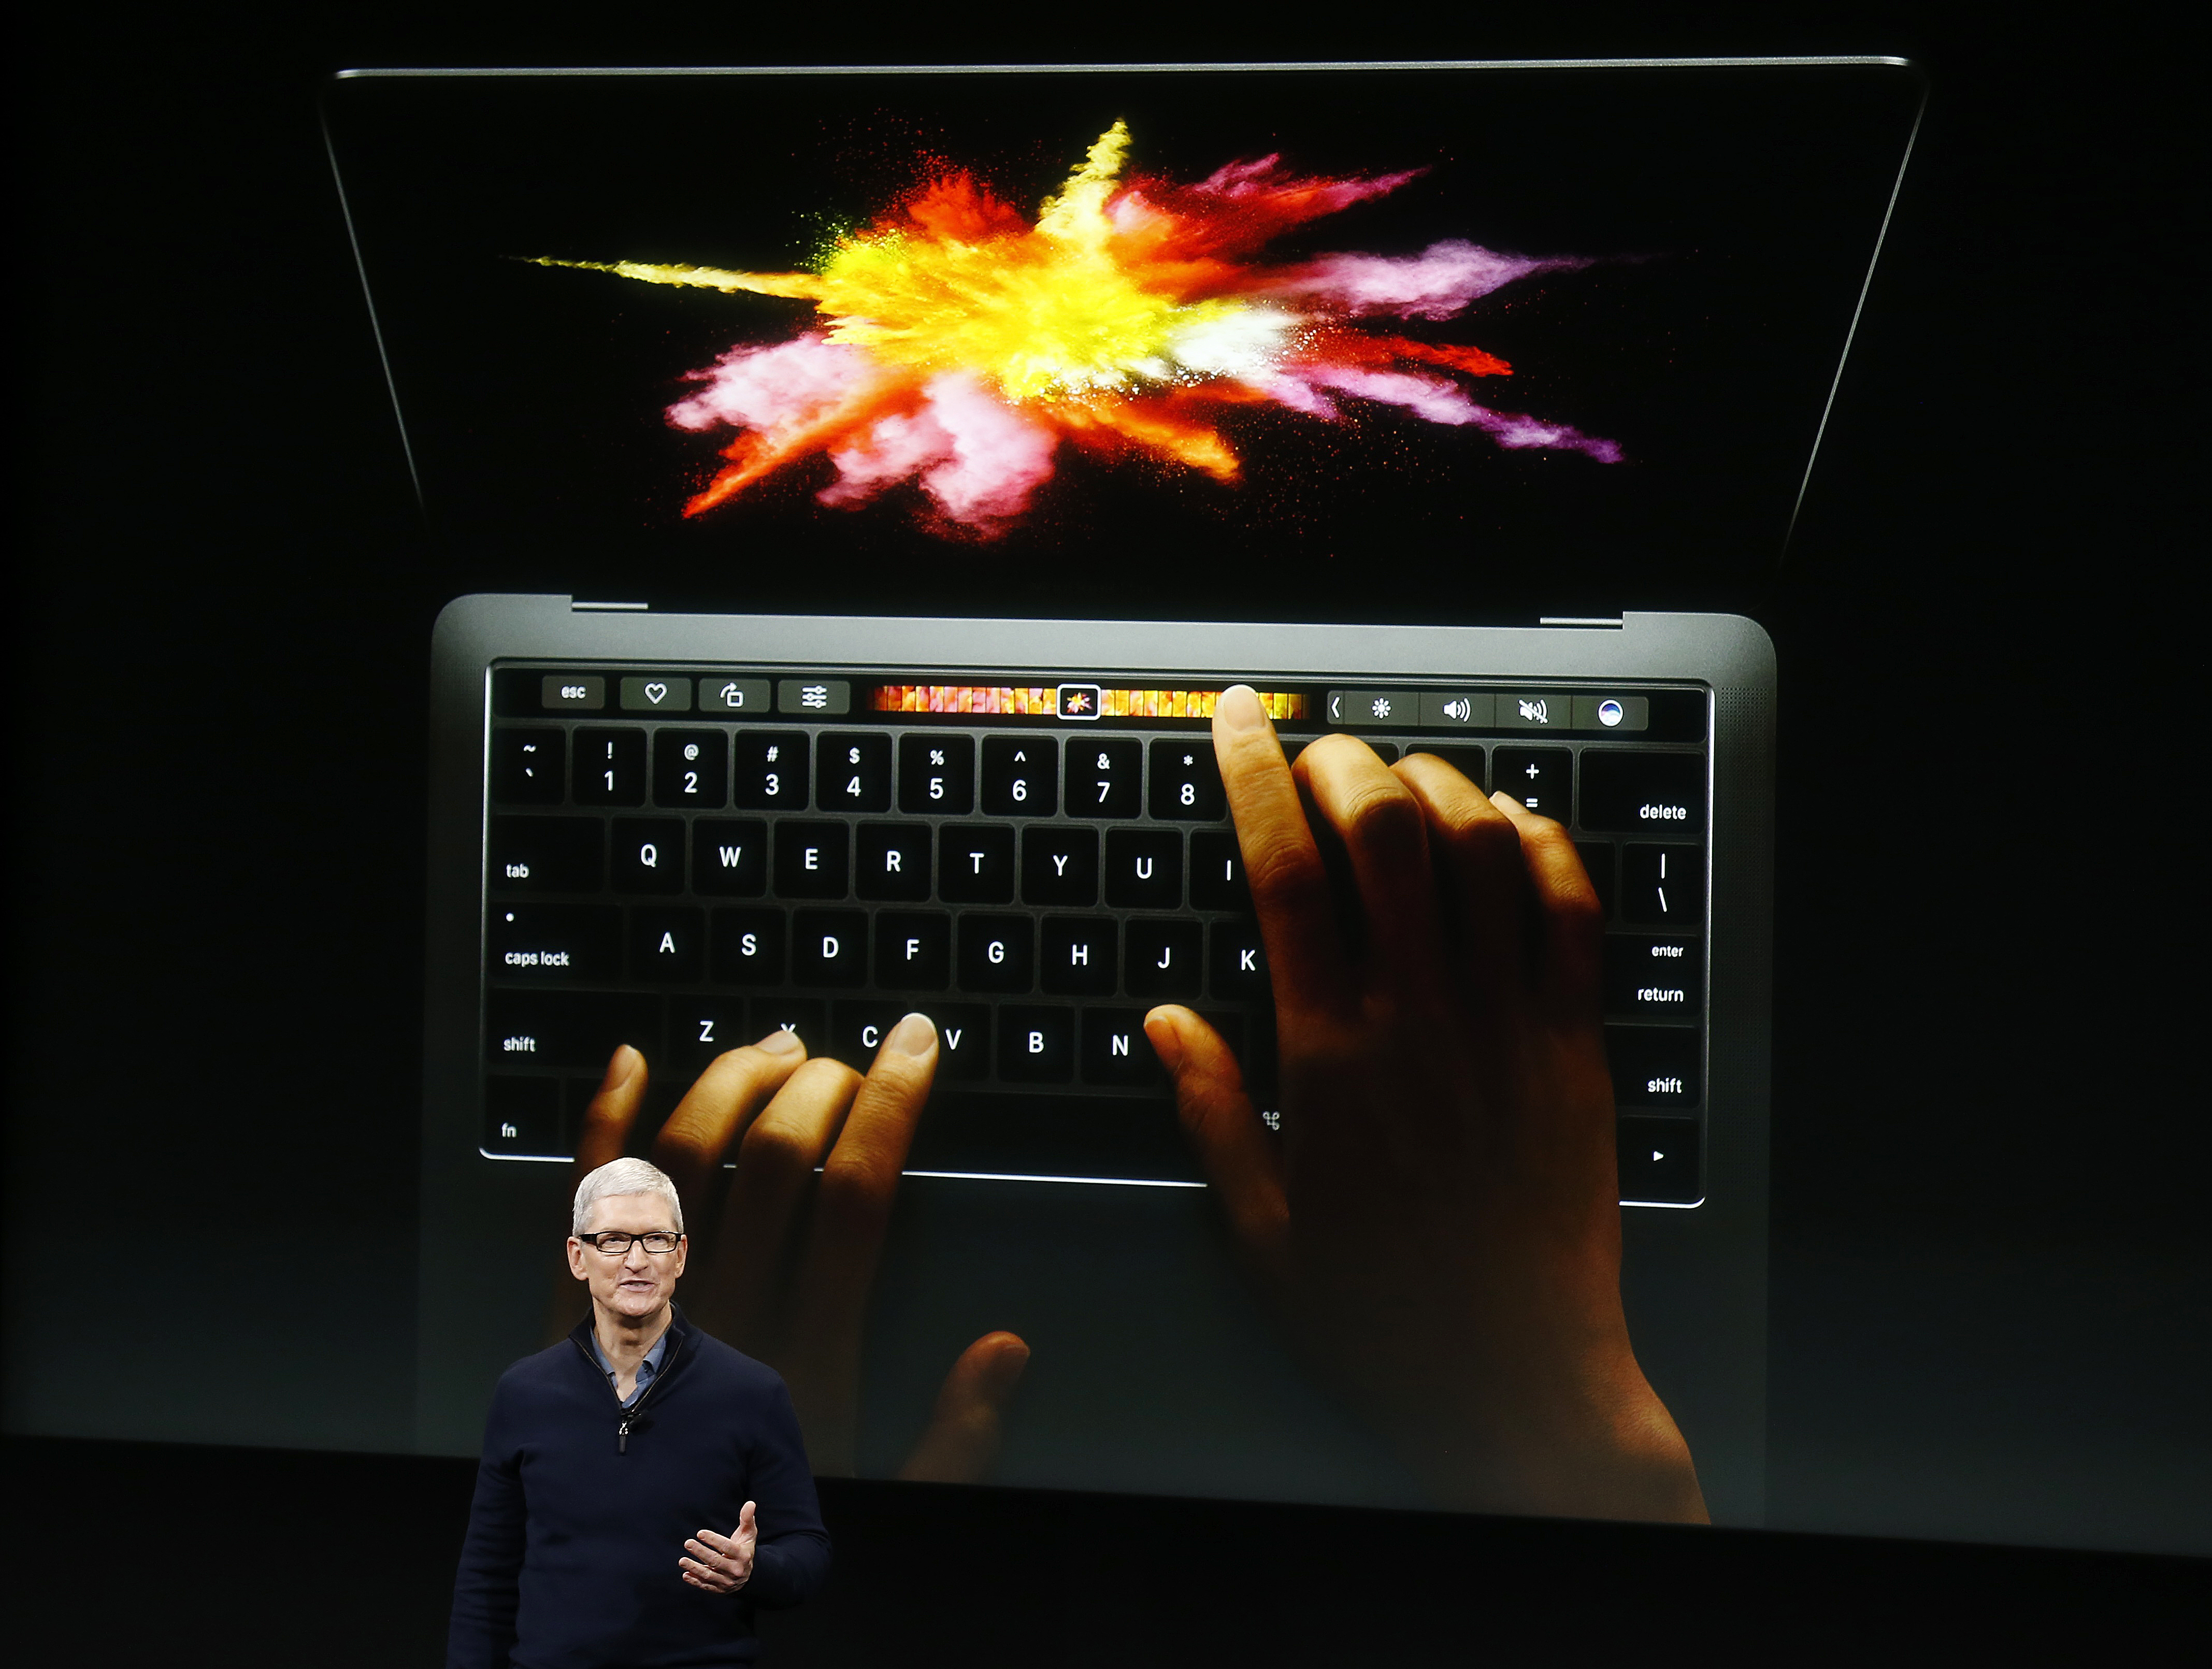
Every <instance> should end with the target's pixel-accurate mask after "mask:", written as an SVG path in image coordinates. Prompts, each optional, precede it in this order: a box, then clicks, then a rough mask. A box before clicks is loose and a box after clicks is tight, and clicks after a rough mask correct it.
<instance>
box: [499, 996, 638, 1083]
mask: <svg viewBox="0 0 2212 1669" xmlns="http://www.w3.org/2000/svg"><path fill="white" fill-rule="evenodd" d="M624 1043H627V1044H629V1046H630V1047H632V1048H633V1049H635V1050H636V1051H637V1052H638V1053H640V1054H641V1055H643V1056H644V1057H645V1059H646V1063H647V1066H648V1067H650V1066H651V1065H653V1063H654V1062H657V1061H658V1060H659V1059H660V1058H661V1054H660V998H658V997H649V996H645V995H643V994H641V993H623V994H620V995H603V994H602V993H600V992H595V991H492V992H486V993H485V994H484V1050H485V1053H486V1055H487V1057H488V1058H489V1060H490V1062H491V1064H492V1065H493V1067H494V1069H495V1070H496V1069H497V1068H498V1067H500V1066H501V1065H502V1064H503V1065H507V1066H510V1067H512V1066H519V1065H522V1064H523V1063H525V1062H527V1063H529V1064H530V1065H533V1066H539V1067H548V1066H550V1067H556V1068H559V1067H567V1068H569V1069H571V1070H575V1071H588V1072H604V1071H606V1069H607V1062H608V1060H609V1059H611V1058H612V1056H613V1054H614V1052H615V1050H616V1049H617V1048H618V1047H620V1046H621V1045H623V1044H624Z"/></svg>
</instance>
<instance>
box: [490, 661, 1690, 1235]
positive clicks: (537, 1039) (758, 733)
mask: <svg viewBox="0 0 2212 1669" xmlns="http://www.w3.org/2000/svg"><path fill="white" fill-rule="evenodd" d="M1007 680H1008V675H1007V674H1006V673H1005V672H1004V671H997V672H994V673H991V674H987V675H974V674H970V675H957V674H951V673H947V672H945V671H938V670H931V671H927V672H908V671H884V670H882V669H870V670H866V671H856V670H852V669H842V670H840V669H829V668H824V669H821V671H819V672H818V673H808V674H805V675H804V676H799V677H793V674H792V673H791V671H790V670H789V669H774V670H768V669H759V668H744V667H702V666H696V665H693V666H676V665H671V666H666V667H649V668H639V667H635V666H629V665H623V666H586V665H558V666H552V665H513V664H506V665H500V666H498V667H495V669H494V671H493V673H492V677H491V681H490V682H491V689H490V695H491V715H490V724H489V731H488V737H489V753H488V757H487V768H486V796H485V798H486V802H487V805H486V822H485V831H484V833H485V840H484V852H485V859H486V862H485V871H484V874H485V890H484V921H483V927H484V931H483V949H484V963H483V1045H484V1047H483V1123H482V1140H481V1144H480V1151H481V1152H482V1153H483V1156H485V1157H486V1158H489V1159H494V1160H548V1159H556V1160H557V1159H566V1158H567V1157H568V1156H569V1155H570V1153H571V1151H572V1149H573V1144H574V1139H575V1132H576V1131H577V1129H578V1127H579V1124H580V1120H581V1117H582V1114H583V1110H584V1108H585V1106H586V1104H587V1103H588V1102H589V1100H590V1098H591V1096H592V1093H593V1092H594V1090H595V1089H596V1088H597V1085H598V1083H599V1075H600V1074H601V1073H602V1072H603V1071H605V1065H606V1061H607V1058H608V1056H609V1055H610V1053H611V1052H612V1051H613V1049H614V1048H615V1047H616V1046H617V1044H620V1043H625V1042H627V1043H629V1044H631V1045H634V1046H635V1047H637V1048H638V1049H640V1050H641V1052H642V1053H644V1054H645V1056H646V1058H647V1062H648V1063H649V1066H650V1069H651V1083H652V1085H653V1088H652V1090H651V1092H650V1093H649V1095H648V1100H647V1114H646V1116H647V1121H648V1122H649V1123H652V1122H656V1121H658V1120H660V1119H663V1118H665V1116H666V1114H667V1113H668V1111H669V1110H670V1109H671V1108H672V1107H673V1105H674V1102H675V1101H676V1100H677V1099H678V1097H679V1096H680V1095H681V1094H682V1093H683V1091H684V1089H687V1088H688V1087H689V1086H690V1083H691V1082H692V1080H693V1079H694V1078H695V1077H696V1076H697V1074H698V1073H699V1071H701V1070H702V1069H703V1068H704V1066H705V1065H707V1063H708V1062H709V1061H710V1060H712V1059H714V1057H715V1056H716V1055H718V1054H720V1053H721V1052H722V1051H724V1050H725V1049H728V1048H733V1047H738V1046H740V1045H742V1044H744V1043H749V1042H751V1041H755V1040H756V1039H757V1038H759V1037H761V1036H763V1035H766V1034H768V1033H769V1032H771V1031H774V1030H775V1029H778V1028H779V1027H787V1028H789V1029H791V1030H793V1031H794V1032H796V1033H797V1034H798V1035H799V1037H800V1039H801V1040H802V1041H804V1042H805V1045H806V1047H807V1049H808V1051H809V1052H810V1053H812V1054H817V1055H829V1056H833V1057H835V1058H836V1059H841V1060H843V1061H846V1062H848V1063H849V1064H850V1065H854V1066H855V1067H858V1068H860V1069H862V1070H865V1069H866V1066H867V1065H868V1063H869V1062H870V1060H871V1059H873V1057H874V1054H875V1051H876V1048H877V1046H878V1043H879V1042H880V1041H881V1040H882V1038H883V1035H884V1033H885V1032H887V1031H888V1030H889V1029H890V1027H891V1026H892V1025H894V1024H895V1023H896V1022H897V1020H898V1019H899V1017H901V1016H902V1015H904V1014H906V1013H908V1012H910V1011H915V1010H920V1011H922V1012H924V1013H927V1014H928V1015H929V1016H930V1017H932V1018H933V1020H934V1021H935V1022H936V1023H937V1026H938V1030H939V1044H940V1055H939V1068H938V1077H937V1087H936V1089H935V1090H934V1092H933V1095H932V1097H931V1102H930V1106H929V1109H928V1111H927V1114H926V1115H925V1116H924V1119H923V1120H922V1123H921V1128H920V1130H919V1132H917V1135H916V1138H915V1146H914V1149H913V1151H912V1153H911V1155H910V1156H909V1159H908V1169H909V1171H910V1172H915V1173H921V1174H951V1175H962V1176H984V1177H1019V1178H1050V1179H1067V1180H1091V1181H1112V1182H1127V1183H1191V1182H1195V1181H1197V1180H1198V1173H1197V1171H1196V1169H1195V1168H1194V1165H1193V1162H1192V1161H1191V1158H1190V1156H1189V1153H1188V1149H1187V1147H1186V1145H1185V1144H1184V1142H1183V1140H1182V1136H1181V1134H1180V1132H1179V1131H1178V1129H1177V1127H1176V1120H1175V1115H1174V1112H1173V1108H1172V1105H1171V1102H1170V1101H1169V1099H1168V1095H1167V1088H1166V1083H1165V1079H1164V1074H1163V1073H1162V1071H1161V1069H1160V1066H1159V1064H1158V1061H1157V1059H1155V1058H1154V1057H1153V1054H1152V1049H1151V1047H1150V1045H1149V1044H1148V1043H1147V1042H1146V1038H1145V1035H1144V1028H1143V1019H1144V1016H1145V1013H1146V1011H1147V1010H1148V1009H1150V1008H1151V1007H1152V1006H1153V1005H1155V1004H1158V1003H1162V1002H1179V1003H1184V1004H1188V1005H1190V1006H1191V1007H1193V1008H1194V1009H1196V1010H1197V1011H1199V1012H1200V1014H1203V1015H1205V1016H1206V1017H1207V1018H1208V1019H1210V1020H1211V1021H1212V1023H1214V1024H1215V1025H1216V1026H1217V1027H1218V1029H1220V1030H1221V1032H1222V1034H1223V1035H1224V1036H1225V1039H1226V1040H1227V1041H1228V1042H1229V1044H1230V1047H1231V1048H1232V1049H1234V1050H1235V1051H1236V1053H1237V1056H1238V1058H1239V1059H1240V1060H1241V1061H1242V1062H1243V1065H1244V1067H1245V1071H1246V1077H1247V1081H1248V1083H1249V1084H1250V1085H1251V1086H1252V1089H1253V1090H1254V1095H1255V1103H1256V1104H1257V1105H1258V1106H1259V1107H1260V1108H1261V1109H1262V1116H1263V1117H1265V1118H1266V1119H1267V1120H1268V1122H1269V1123H1270V1124H1273V1123H1274V1122H1275V1121H1276V1116H1277V1115H1276V1113H1275V1111H1274V1092H1275V1085H1274V1082H1273V1061H1274V1038H1273V1024H1274V1020H1273V997H1272V993H1271V989H1270V986H1269V984H1268V970H1267V954H1266V950H1265V947H1264V945H1263V944H1261V938H1260V933H1259V929H1258V925H1257V923H1256V921H1255V919H1254V917H1253V914H1252V910H1251V901H1250V896H1249V893H1248V891H1247V889H1246V887H1245V883H1244V876H1243V860H1242V858H1241V856H1240V855H1239V853H1238V851H1237V840H1236V835H1235V832H1234V830H1233V828H1231V824H1230V822H1229V821H1228V816H1227V812H1226V809H1225V803H1224V798H1223V793H1222V787H1221V781H1220V777H1219V774H1218V771H1217V770H1216V768H1215V766H1214V761H1213V752H1212V742H1211V739H1210V735H1209V727H1208V720H1207V715H1208V714H1209V713H1210V712H1211V701H1212V696H1213V695H1214V694H1215V693H1216V692H1217V691H1218V689H1221V688H1223V687H1224V686H1225V684H1226V683H1230V682H1234V679H1233V677H1232V678H1217V679H1215V680H1214V681H1212V682H1204V681H1199V680H1197V679H1196V678H1195V676H1194V677H1193V680H1192V681H1191V682H1190V683H1189V684H1188V687H1183V688H1169V687H1164V686H1165V684H1166V681H1165V680H1164V679H1160V678H1158V677H1155V676H1152V675H1147V683H1146V686H1145V687H1139V686H1137V685H1135V684H1133V683H1130V682H1128V681H1127V679H1124V680H1123V681H1121V682H1120V683H1115V682H1112V681H1108V680H1105V679H1103V678H1102V677H1100V675H1097V674H1092V675H1090V677H1088V678H1087V679H1086V678H1085V677H1082V676H1081V675H1079V674H1074V673H1069V674H1066V675H1065V676H1062V675H1061V674H1060V673H1056V672H1050V671H1042V670H1040V671H1033V672H1029V673H1025V674H1024V675H1022V681H1021V682H1019V683H1010V682H1008V681H1007ZM1153 683H1158V684H1161V685H1162V686H1163V687H1160V688H1152V687H1151V685H1152V684H1153ZM1260 683H1261V689H1262V696H1263V700H1265V701H1267V705H1268V707H1269V708H1270V710H1271V712H1272V713H1273V715H1274V718H1275V723H1276V725H1277V729H1278V731H1279V733H1280V734H1281V735H1282V737H1283V739H1284V742H1285V746H1286V748H1289V749H1290V750H1292V751H1295V750H1297V749H1298V748H1299V747H1302V746H1304V744H1305V743H1308V742H1310V741H1311V740H1312V739H1314V738H1315V737H1317V736H1319V735H1321V734H1324V733H1327V732H1328V731H1337V730H1343V731H1349V732H1351V733H1352V734H1355V735H1358V736H1359V737H1362V739H1364V740H1365V741H1367V742H1368V743H1369V744H1370V746H1372V747H1374V748H1375V749H1376V752H1377V753H1379V754H1380V755H1382V756H1383V758H1384V759H1386V760H1392V759H1395V758H1397V757H1399V756H1401V754H1403V753H1404V752H1406V751H1407V750H1423V751H1428V752H1433V753H1436V754H1438V755H1440V756H1443V757H1444V758H1445V759H1446V760H1448V761H1449V762H1450V763H1452V764H1453V765H1455V767H1457V768H1459V769H1460V770H1462V772H1464V773H1465V774H1467V775H1468V777H1469V778H1470V779H1471V780H1474V782H1476V783H1477V784H1478V785H1480V786H1482V787H1483V788H1485V789H1486V790H1496V789H1501V788H1502V789H1504V790H1506V791H1507V792H1511V793H1512V794H1514V795H1515V796H1516V798H1519V799H1520V800H1522V803H1523V804H1528V806H1530V807H1531V808H1532V809H1534V810H1541V811H1542V812H1543V813H1545V814H1546V815H1547V816H1554V817H1557V818H1559V820H1560V821H1561V822H1565V823H1567V824H1568V825H1569V827H1570V828H1571V830H1572V831H1573V834H1574V837H1575V841H1576V844H1577V847H1578V848H1579V849H1580V850H1581V852H1582V854H1583V860H1584V862H1585V864H1586V865H1588V866H1589V871H1590V874H1591V876H1592V878H1593V879H1594V880H1595V883H1596V885H1597V889H1598V892H1599V895H1600V897H1601V900H1602V901H1603V903H1604V907H1605V911H1606V919H1607V933H1606V960H1605V998H1606V1011H1607V1047H1608V1052H1609V1054H1610V1057H1611V1062H1612V1066H1613V1081H1614V1089H1615V1095H1616V1099H1617V1102H1618V1107H1619V1113H1620V1119H1619V1128H1620V1167H1621V1170H1620V1180H1621V1195H1622V1198H1623V1199H1624V1201H1626V1202H1629V1203H1640V1204H1650V1205H1691V1204H1694V1203H1696V1202H1697V1201H1699V1199H1702V1198H1703V1187H1702V1177H1701V1174H1700V1150H1701V1146H1702V1143H1701V1139H1700V1138H1701V1135H1702V1132H1701V1129H1700V1114H1701V1109H1702V1108H1703V1106H1704V1061H1705V1024H1704V1023H1705V972H1706V970H1705V874H1706V864H1705V853H1706V830H1707V828H1708V815H1707V786H1706V784H1707V774H1706V753H1705V744H1706V737H1707V723H1708V720H1707V706H1708V703H1707V699H1706V696H1705V692H1704V691H1703V690H1702V689H1694V688H1659V687H1641V686H1639V687H1634V688H1626V687H1624V688H1619V689H1586V688H1577V687H1571V686H1567V685H1558V684H1553V685H1543V686H1538V687H1533V688H1532V687H1522V686H1518V685H1515V686H1511V687H1508V686H1507V685H1505V684H1503V683H1490V682H1484V681H1467V682H1462V683H1455V684H1446V683H1443V681H1438V680H1413V681H1402V680H1401V681H1395V682H1394V683H1391V684H1390V685H1389V687H1387V688H1385V687H1383V686H1381V685H1379V684H1378V685H1376V686H1374V687H1369V686H1367V685H1358V686H1354V685H1352V684H1349V683H1343V682H1341V681H1339V682H1332V683H1319V682H1315V683H1304V682H1297V681H1285V680H1279V679H1267V680H1261V681H1260Z"/></svg>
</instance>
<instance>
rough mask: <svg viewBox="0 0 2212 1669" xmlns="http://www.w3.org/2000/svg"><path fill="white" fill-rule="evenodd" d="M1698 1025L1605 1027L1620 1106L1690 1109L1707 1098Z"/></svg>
mask: <svg viewBox="0 0 2212 1669" xmlns="http://www.w3.org/2000/svg"><path fill="white" fill-rule="evenodd" d="M1702 1038H1703V1033H1701V1032H1700V1031H1699V1029H1697V1028H1696V1027H1694V1026H1690V1027H1684V1026H1607V1028H1606V1029H1605V1053H1606V1060H1607V1064H1608V1065H1610V1066H1611V1067H1612V1068H1613V1105H1614V1106H1616V1107H1637V1108H1662V1109H1664V1108H1672V1109H1674V1110H1676V1111H1679V1112H1688V1111H1689V1110H1691V1109H1692V1108H1695V1107H1696V1106H1697V1105H1698V1102H1699V1100H1700V1099H1702V1097H1703V1090H1704V1073H1703V1071H1702V1070H1701V1069H1700V1067H1699V1059H1700V1056H1699V1043H1700V1041H1702Z"/></svg>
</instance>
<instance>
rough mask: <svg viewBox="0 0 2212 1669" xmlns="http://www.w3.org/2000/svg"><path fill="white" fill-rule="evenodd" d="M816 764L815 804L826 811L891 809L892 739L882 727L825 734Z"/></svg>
mask: <svg viewBox="0 0 2212 1669" xmlns="http://www.w3.org/2000/svg"><path fill="white" fill-rule="evenodd" d="M820 746H821V751H820V753H819V754H817V756H816V757H817V761H818V762H817V764H816V766H815V768H814V775H815V781H814V804H815V805H816V807H817V808H818V809H819V810H823V811H888V810H890V809H891V739H890V737H888V736H885V735H884V734H883V733H882V732H881V731H876V732H874V733H872V734H869V735H860V736H856V735H854V734H851V733H850V732H842V733H838V734H833V735H829V736H824V737H822V739H821V743H820Z"/></svg>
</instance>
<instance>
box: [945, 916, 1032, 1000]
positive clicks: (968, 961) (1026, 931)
mask: <svg viewBox="0 0 2212 1669" xmlns="http://www.w3.org/2000/svg"><path fill="white" fill-rule="evenodd" d="M1035 953H1036V924H1035V923H1033V922H1031V921H1030V919H1029V918H1028V917H1027V916H989V915H971V916H963V917H962V918H961V919H960V962H959V970H960V984H961V987H962V988H963V990H967V991H1012V992H1023V991H1027V990H1028V989H1029V988H1030V982H1031V980H1033V979H1034V977H1035V975H1036V968H1035Z"/></svg>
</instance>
